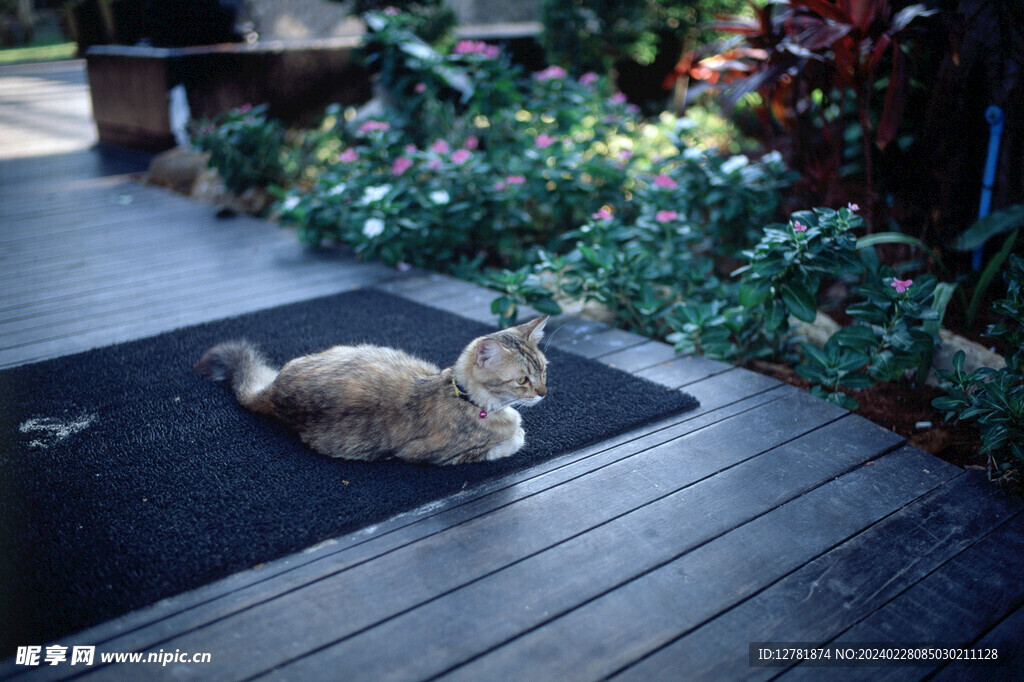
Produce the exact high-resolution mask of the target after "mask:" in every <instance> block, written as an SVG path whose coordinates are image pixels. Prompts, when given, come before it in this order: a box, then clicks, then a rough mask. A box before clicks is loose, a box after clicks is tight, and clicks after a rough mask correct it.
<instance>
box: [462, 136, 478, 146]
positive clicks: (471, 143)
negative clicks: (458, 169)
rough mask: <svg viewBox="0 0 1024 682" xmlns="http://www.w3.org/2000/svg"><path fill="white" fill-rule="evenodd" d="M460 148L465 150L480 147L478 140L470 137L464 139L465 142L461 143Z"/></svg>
mask: <svg viewBox="0 0 1024 682" xmlns="http://www.w3.org/2000/svg"><path fill="white" fill-rule="evenodd" d="M462 146H463V147H465V148H466V149H476V148H477V147H479V146H480V138H478V137H477V136H476V135H470V136H469V137H467V138H466V141H465V142H463V143H462Z"/></svg>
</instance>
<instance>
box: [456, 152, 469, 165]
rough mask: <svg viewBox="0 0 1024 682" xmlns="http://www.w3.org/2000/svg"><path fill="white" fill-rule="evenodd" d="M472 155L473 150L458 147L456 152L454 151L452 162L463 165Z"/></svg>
mask: <svg viewBox="0 0 1024 682" xmlns="http://www.w3.org/2000/svg"><path fill="white" fill-rule="evenodd" d="M472 156H473V152H471V151H469V150H468V149H456V150H455V151H454V152H452V163H454V164H457V165H462V164H464V163H466V162H467V161H469V159H470V158H471V157H472Z"/></svg>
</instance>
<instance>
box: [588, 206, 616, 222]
mask: <svg viewBox="0 0 1024 682" xmlns="http://www.w3.org/2000/svg"><path fill="white" fill-rule="evenodd" d="M590 217H591V218H593V219H594V220H611V219H612V212H611V210H610V209H609V208H608V207H607V206H602V207H601V208H600V209H598V211H597V213H595V214H593V215H592V216H590Z"/></svg>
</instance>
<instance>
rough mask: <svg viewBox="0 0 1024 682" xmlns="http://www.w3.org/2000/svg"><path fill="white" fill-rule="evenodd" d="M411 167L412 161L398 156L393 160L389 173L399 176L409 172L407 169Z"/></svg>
mask: <svg viewBox="0 0 1024 682" xmlns="http://www.w3.org/2000/svg"><path fill="white" fill-rule="evenodd" d="M411 167H412V159H410V158H408V157H405V156H399V157H398V158H397V159H395V162H394V163H393V164H391V172H392V173H394V174H395V175H401V174H402V173H404V172H405V171H407V170H409V168H411Z"/></svg>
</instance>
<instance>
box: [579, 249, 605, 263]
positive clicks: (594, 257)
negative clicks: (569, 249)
mask: <svg viewBox="0 0 1024 682" xmlns="http://www.w3.org/2000/svg"><path fill="white" fill-rule="evenodd" d="M576 248H577V249H579V252H580V253H581V254H582V255H583V257H584V258H586V259H587V261H588V262H589V263H590V264H591V265H593V266H595V267H598V268H601V267H604V260H602V258H601V256H599V255H598V254H597V251H595V250H594V249H592V248H590V247H589V246H587V245H586V244H580V245H579V246H577V247H576Z"/></svg>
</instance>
